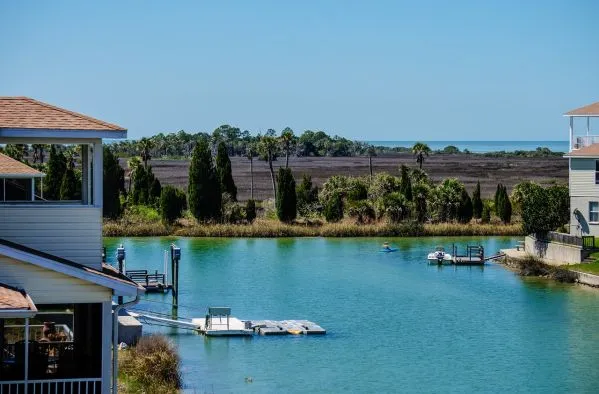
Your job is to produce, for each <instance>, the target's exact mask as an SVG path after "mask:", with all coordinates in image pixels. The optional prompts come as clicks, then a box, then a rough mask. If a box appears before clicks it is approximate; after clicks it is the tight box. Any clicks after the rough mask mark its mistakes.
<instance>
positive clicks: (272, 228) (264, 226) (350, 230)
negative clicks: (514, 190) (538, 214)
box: [103, 217, 522, 238]
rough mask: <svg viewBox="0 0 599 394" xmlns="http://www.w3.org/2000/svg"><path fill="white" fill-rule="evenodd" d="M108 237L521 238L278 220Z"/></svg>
mask: <svg viewBox="0 0 599 394" xmlns="http://www.w3.org/2000/svg"><path fill="white" fill-rule="evenodd" d="M103 233H104V236H106V237H135V236H166V235H176V236H187V237H248V238H251V237H261V238H274V237H377V236H380V237H383V236H385V237H388V236H405V237H408V236H455V235H464V236H467V235H505V236H513V235H522V226H521V225H520V224H510V225H502V224H478V223H467V224H460V223H441V224H425V225H421V224H416V223H401V224H386V223H376V224H356V223H353V222H350V221H347V222H340V223H322V222H298V223H296V224H285V223H281V222H279V221H278V220H271V219H258V220H256V221H255V222H254V223H252V224H208V225H205V224H198V223H196V222H195V221H193V220H182V221H180V222H179V223H177V224H175V225H172V226H167V225H164V224H162V223H161V222H160V221H159V220H147V219H140V218H131V217H125V218H123V219H120V220H118V221H111V220H108V221H105V222H104V230H103Z"/></svg>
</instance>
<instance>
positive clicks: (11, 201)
mask: <svg viewBox="0 0 599 394" xmlns="http://www.w3.org/2000/svg"><path fill="white" fill-rule="evenodd" d="M126 136H127V131H126V130H125V129H124V128H122V127H119V126H116V125H113V124H110V123H106V122H103V121H100V120H97V119H94V118H91V117H88V116H85V115H82V114H79V113H75V112H72V111H68V110H66V109H63V108H58V107H55V106H52V105H49V104H46V103H42V102H39V101H36V100H33V99H30V98H26V97H0V144H76V145H81V159H82V160H81V161H82V166H81V170H82V189H81V190H82V198H81V200H80V201H49V200H47V199H44V198H43V196H41V195H40V194H36V193H35V190H36V188H35V180H33V181H31V188H30V189H29V192H27V191H26V192H25V193H24V194H23V197H22V198H19V197H16V198H2V197H0V352H1V353H0V393H3V394H4V393H17V392H18V393H59V392H60V393H62V392H68V393H109V392H111V390H112V385H113V382H114V381H116V378H114V379H111V378H113V376H112V371H113V368H114V367H113V362H115V361H116V359H113V357H112V354H113V353H112V345H113V343H112V342H113V338H117V336H116V335H115V334H116V333H115V331H116V330H118V328H117V327H118V325H117V324H116V321H115V319H116V316H117V314H116V313H113V307H112V299H113V297H114V296H123V297H125V304H127V301H129V303H132V302H136V301H137V299H138V297H139V294H140V293H141V292H143V288H140V287H139V286H137V285H136V284H135V283H134V282H132V281H131V280H129V279H128V278H127V277H125V276H123V275H121V274H119V273H118V272H115V270H114V269H111V268H110V267H109V266H105V265H103V263H102V198H103V194H102V193H103V189H102V176H103V165H102V158H103V150H102V139H103V138H110V139H115V138H125V137H126ZM2 163H4V165H3V164H2ZM7 163H8V164H7ZM11 165H12V168H13V169H14V167H15V166H17V167H18V173H17V172H15V173H11V171H12V170H10V167H11ZM25 167H27V166H25ZM2 173H4V177H3V176H2V175H1V174H2ZM19 174H20V175H19ZM42 176H43V174H41V173H39V172H38V171H35V170H27V169H26V168H24V167H23V166H22V165H20V164H19V165H16V164H15V163H14V162H10V160H7V159H6V157H3V158H0V180H2V179H3V178H6V179H15V178H16V179H25V178H27V179H30V180H31V179H37V178H41V177H42ZM2 183H3V185H4V181H2ZM17 184H18V182H17ZM22 186H23V187H25V186H26V183H25V184H22ZM3 190H8V189H7V187H4V189H3ZM117 353H118V352H115V353H114V354H115V355H116V354H117ZM113 392H116V390H113Z"/></svg>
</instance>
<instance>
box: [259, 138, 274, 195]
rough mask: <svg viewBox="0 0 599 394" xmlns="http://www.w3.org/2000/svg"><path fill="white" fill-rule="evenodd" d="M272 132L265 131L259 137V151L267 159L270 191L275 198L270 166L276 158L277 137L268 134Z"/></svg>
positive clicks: (272, 173)
mask: <svg viewBox="0 0 599 394" xmlns="http://www.w3.org/2000/svg"><path fill="white" fill-rule="evenodd" d="M270 134H272V133H267V134H266V135H264V136H262V137H261V138H260V145H259V149H260V153H261V155H262V157H263V158H264V159H265V160H266V161H268V167H269V168H270V178H271V180H272V191H273V194H274V196H275V200H276V199H277V184H276V180H275V170H274V168H273V167H272V162H273V160H276V158H277V139H276V137H273V136H272V135H270Z"/></svg>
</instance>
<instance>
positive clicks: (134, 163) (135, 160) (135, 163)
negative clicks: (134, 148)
mask: <svg viewBox="0 0 599 394" xmlns="http://www.w3.org/2000/svg"><path fill="white" fill-rule="evenodd" d="M140 165H141V161H139V157H137V156H133V157H131V158H130V159H129V160H127V167H129V190H128V191H127V194H131V184H132V183H133V178H134V177H135V171H137V168H138V167H139V166H140Z"/></svg>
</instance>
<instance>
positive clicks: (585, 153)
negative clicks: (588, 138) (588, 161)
mask: <svg viewBox="0 0 599 394" xmlns="http://www.w3.org/2000/svg"><path fill="white" fill-rule="evenodd" d="M564 157H597V158H599V144H591V145H589V146H585V147H584V148H580V149H576V150H573V151H572V152H570V153H568V154H567V155H565V156H564Z"/></svg>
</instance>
